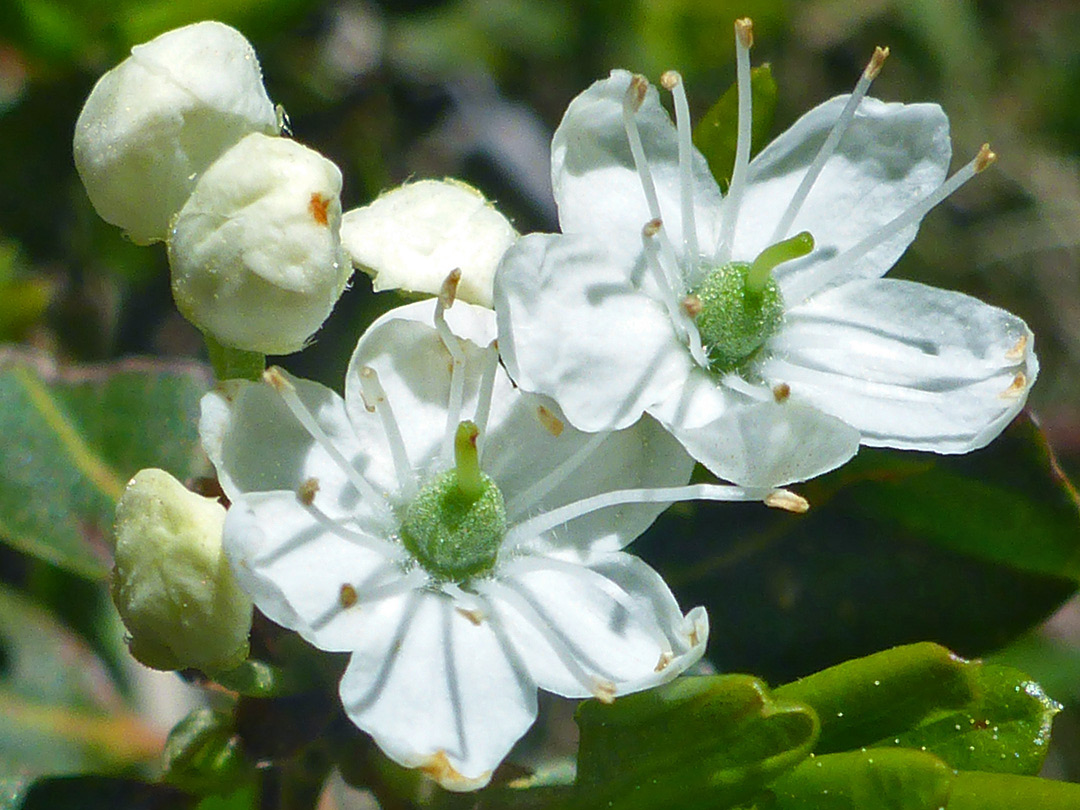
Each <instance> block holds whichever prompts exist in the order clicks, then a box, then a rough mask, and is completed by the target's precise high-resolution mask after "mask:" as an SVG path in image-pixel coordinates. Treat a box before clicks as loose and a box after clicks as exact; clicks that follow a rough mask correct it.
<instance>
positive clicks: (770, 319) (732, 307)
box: [688, 231, 814, 374]
mask: <svg viewBox="0 0 1080 810" xmlns="http://www.w3.org/2000/svg"><path fill="white" fill-rule="evenodd" d="M813 249H814V237H812V236H811V235H810V234H809V233H807V232H806V231H803V232H802V233H799V234H796V235H795V236H793V237H791V238H790V239H785V240H784V241H783V242H777V243H776V244H775V245H770V246H769V247H767V248H765V250H763V251H761V253H760V254H759V255H758V257H757V258H756V259H754V261H753V263H752V264H747V263H746V262H729V263H727V264H725V265H723V266H722V267H717V268H716V269H714V270H712V271H711V272H710V273H709V274H708V275H707V276H706V277H705V280H704V281H702V282H701V284H700V286H698V287H697V289H695V290H691V292H690V296H689V298H688V300H689V301H692V302H693V311H694V312H695V313H696V316H695V321H694V322H695V323H696V324H697V328H698V331H699V332H700V333H701V343H702V345H703V346H704V347H705V351H706V352H707V354H708V357H709V368H710V369H711V370H712V371H715V372H717V373H718V374H726V373H727V372H729V371H735V370H736V369H738V368H739V367H740V366H742V365H743V364H745V363H746V362H747V361H748V360H749V359H750V358H751V357H753V355H754V353H755V352H756V351H757V350H758V349H760V348H761V346H762V345H763V344H764V343H765V341H766V340H768V339H769V338H770V337H772V336H773V335H774V334H776V332H777V330H778V329H779V328H780V324H781V322H782V321H783V319H784V299H783V297H782V296H781V295H780V287H779V286H778V285H777V283H776V281H775V280H774V279H773V277H772V270H773V268H774V267H776V266H777V265H778V264H782V263H783V262H788V261H791V260H792V259H798V258H801V257H802V256H805V255H807V254H808V253H810V251H812V250H813ZM688 311H690V309H688Z"/></svg>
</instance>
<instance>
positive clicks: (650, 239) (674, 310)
mask: <svg viewBox="0 0 1080 810" xmlns="http://www.w3.org/2000/svg"><path fill="white" fill-rule="evenodd" d="M662 232H663V223H661V222H660V220H658V219H654V220H652V221H651V222H649V223H647V224H646V225H645V228H644V229H643V230H642V232H641V235H642V244H643V246H644V248H645V264H646V266H647V267H648V268H649V269H650V270H652V273H653V275H654V276H655V277H656V283H657V286H658V287H659V288H660V295H661V298H662V299H663V303H664V308H665V309H667V311H668V317H669V318H671V323H672V326H673V327H674V328H675V333H676V334H677V335H678V336H679V339H680V340H681V341H683V342H685V343H686V344H687V345H688V346H689V348H690V354H691V356H692V357H693V358H694V362H696V363H697V364H698V365H699V366H701V367H702V368H708V365H709V360H708V357H707V355H706V354H705V348H704V347H703V346H702V344H701V334H700V333H699V332H698V330H697V327H695V326H694V322H693V318H691V317H690V314H689V313H688V312H687V310H686V308H685V307H683V306H680V305H679V303H678V301H677V299H676V294H675V291H674V290H673V289H672V281H671V276H670V274H669V273H668V271H667V269H666V268H667V267H671V266H677V265H676V264H675V259H674V257H673V256H672V257H671V258H670V259H669V261H668V262H664V261H663V260H661V258H660V255H659V251H658V247H657V241H658V240H657V237H658V236H662ZM660 244H661V245H663V244H664V242H663V241H661V243H660ZM668 244H670V243H668ZM679 286H680V289H681V286H682V285H681V284H680V285H679Z"/></svg>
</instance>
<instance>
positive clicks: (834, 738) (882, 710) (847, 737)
mask: <svg viewBox="0 0 1080 810" xmlns="http://www.w3.org/2000/svg"><path fill="white" fill-rule="evenodd" d="M979 669H980V667H979V665H978V664H973V663H971V662H968V661H964V660H963V659H962V658H958V657H957V656H955V655H953V654H952V653H951V652H950V651H949V650H947V649H945V648H944V647H941V646H939V645H937V644H930V643H928V642H925V643H922V644H910V645H907V646H904V647H896V648H894V649H891V650H885V651H884V652H880V653H876V654H874V655H870V656H867V657H865V658H858V659H855V660H853V661H846V662H844V663H842V664H838V665H836V666H834V667H830V668H829V669H826V670H823V671H821V672H817V673H815V674H813V675H808V676H807V677H805V678H802V679H801V680H798V681H795V682H794V683H790V684H787V685H785V686H781V687H779V688H777V689H775V690H773V696H774V697H776V698H777V699H779V700H784V701H794V702H798V703H805V704H807V705H810V706H812V707H813V708H814V710H815V711H816V712H817V714H818V717H819V718H820V719H821V735H820V737H819V739H818V742H817V745H816V746H814V751H815V752H816V753H819V754H821V753H832V752H835V751H844V750H848V749H852V748H858V747H860V746H864V745H869V744H871V743H873V742H875V741H877V740H880V739H881V738H882V737H886V736H889V735H893V734H899V733H901V732H904V731H906V730H908V729H910V728H911V727H912V726H914V725H916V724H918V723H919V722H921V721H923V720H925V719H927V718H929V717H932V716H939V715H940V714H941V712H942V710H948V709H955V708H959V707H963V706H967V705H968V704H970V703H971V702H972V701H973V700H974V699H975V695H976V688H977V683H978V681H977V680H976V678H977V674H978V672H979ZM908 747H918V746H908Z"/></svg>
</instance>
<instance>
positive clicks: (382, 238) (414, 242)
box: [341, 180, 517, 307]
mask: <svg viewBox="0 0 1080 810" xmlns="http://www.w3.org/2000/svg"><path fill="white" fill-rule="evenodd" d="M516 238H517V232H516V231H515V230H514V228H513V226H512V225H511V224H510V223H509V221H507V219H506V217H504V216H503V215H502V214H500V213H499V212H498V211H497V210H496V209H495V207H494V206H493V205H492V204H491V203H489V202H488V201H487V200H486V199H484V195H483V194H481V193H480V192H479V191H477V190H476V189H475V188H473V187H472V186H469V185H467V184H465V183H462V182H460V181H458V180H419V181H417V182H415V183H406V184H405V185H403V186H399V187H398V188H395V189H393V190H391V191H388V192H386V193H385V194H382V195H381V196H380V197H379V198H378V199H377V200H375V201H374V202H373V203H371V204H370V205H366V206H364V207H363V208H354V209H353V210H352V211H348V212H346V214H345V216H344V217H342V221H341V242H342V245H343V246H344V248H345V250H346V251H347V252H348V254H349V255H350V256H351V257H352V260H353V262H354V263H355V265H356V266H357V267H359V268H361V269H363V270H364V271H365V272H367V273H370V274H371V275H372V276H373V277H374V287H375V291H376V292H379V291H381V290H406V291H409V292H424V293H430V294H432V295H436V294H437V293H438V292H439V290H440V288H441V287H442V283H443V280H444V279H445V278H446V275H447V273H449V272H450V271H451V270H453V269H455V268H457V269H458V270H460V271H461V284H460V286H459V287H458V299H459V300H461V301H468V302H469V303H470V304H480V305H481V306H485V307H490V306H491V284H492V279H493V277H494V276H495V267H496V266H497V265H498V264H499V260H500V259H502V257H503V254H504V253H505V252H506V249H507V248H508V247H510V245H512V244H513V243H514V240H515V239H516Z"/></svg>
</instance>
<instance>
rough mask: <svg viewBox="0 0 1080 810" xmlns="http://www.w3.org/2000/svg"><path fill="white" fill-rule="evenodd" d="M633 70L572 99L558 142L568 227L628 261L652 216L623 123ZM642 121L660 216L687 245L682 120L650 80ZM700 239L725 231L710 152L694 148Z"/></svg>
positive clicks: (558, 179)
mask: <svg viewBox="0 0 1080 810" xmlns="http://www.w3.org/2000/svg"><path fill="white" fill-rule="evenodd" d="M630 79H631V74H630V73H628V72H627V71H625V70H613V71H612V72H611V76H610V77H609V78H607V79H603V80H601V81H598V82H596V83H594V84H593V85H592V86H591V87H589V89H587V90H586V91H585V92H584V93H582V94H581V95H579V96H578V97H577V98H575V99H574V100H573V101H571V102H570V106H569V107H567V108H566V114H565V115H564V116H563V120H562V123H560V124H559V128H558V129H557V130H556V131H555V136H554V138H552V141H551V181H552V186H553V187H554V191H555V201H556V202H557V203H558V206H559V223H560V225H561V227H562V231H563V233H588V234H592V235H594V236H596V237H597V238H599V239H602V240H604V243H605V246H606V247H607V248H608V249H609V250H610V251H611V252H612V253H613V254H614V255H617V256H620V257H622V258H623V260H624V261H625V260H627V258H628V257H632V256H634V254H635V253H637V252H638V248H639V246H640V245H639V240H640V234H641V228H642V226H643V225H644V224H645V223H646V222H648V221H649V220H650V219H652V214H651V213H649V208H648V205H647V204H646V201H645V193H644V191H643V190H642V186H641V181H640V180H639V179H638V174H637V170H636V169H635V167H634V159H633V156H632V155H631V153H630V145H629V141H628V140H627V136H626V129H625V127H624V125H623V113H622V110H623V97H624V96H625V94H626V90H627V88H628V87H629V85H630ZM635 120H636V121H637V126H638V130H639V131H640V132H641V140H642V144H643V146H644V149H645V156H646V159H647V161H648V164H649V169H650V171H651V172H652V176H653V182H654V183H655V185H656V193H657V197H658V199H659V202H660V213H661V218H662V219H663V221H664V226H665V228H666V229H667V231H668V233H669V234H670V235H671V238H672V241H673V242H674V243H675V245H676V246H681V245H682V238H683V237H682V233H683V230H682V214H681V211H682V209H681V208H680V202H679V200H680V197H679V149H678V138H677V136H676V132H675V126H674V125H673V124H672V123H671V119H670V118H669V117H668V114H667V113H666V112H665V111H664V108H663V107H662V106H661V105H660V98H659V94H658V93H657V91H656V88H654V87H650V88H649V90H648V92H647V93H646V95H645V100H644V102H643V103H642V105H641V109H639V110H638V112H637V114H636V116H635ZM692 167H693V176H694V207H695V219H696V222H697V228H698V243H699V244H700V245H702V246H708V245H712V244H714V243H715V242H716V238H717V235H718V228H717V223H718V215H719V206H720V200H721V197H720V189H719V188H718V187H717V185H716V181H715V180H714V179H713V177H712V174H711V173H710V172H709V167H708V164H707V163H706V161H705V158H704V157H702V156H701V154H700V153H698V151H697V150H696V149H695V150H694V152H693V160H692Z"/></svg>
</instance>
